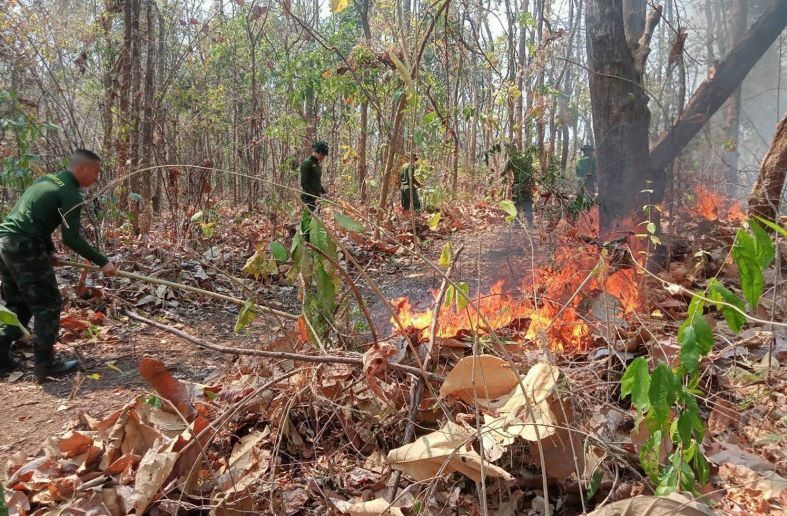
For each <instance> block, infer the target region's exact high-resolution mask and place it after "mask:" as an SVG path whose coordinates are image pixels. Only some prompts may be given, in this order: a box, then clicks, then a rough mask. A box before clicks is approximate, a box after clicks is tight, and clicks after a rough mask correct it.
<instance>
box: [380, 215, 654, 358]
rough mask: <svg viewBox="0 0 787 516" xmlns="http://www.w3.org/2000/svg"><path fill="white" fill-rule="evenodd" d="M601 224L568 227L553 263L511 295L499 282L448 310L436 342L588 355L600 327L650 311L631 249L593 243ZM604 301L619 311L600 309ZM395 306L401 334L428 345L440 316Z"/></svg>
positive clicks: (400, 303)
mask: <svg viewBox="0 0 787 516" xmlns="http://www.w3.org/2000/svg"><path fill="white" fill-rule="evenodd" d="M596 217H597V214H596V213H595V212H592V213H590V214H586V215H584V216H583V217H582V220H581V221H580V222H579V223H578V224H577V225H576V226H569V225H567V224H563V226H562V229H563V231H562V232H560V233H561V236H560V237H558V242H557V247H556V250H555V252H554V258H553V259H552V260H551V262H550V263H549V264H547V265H540V266H537V267H536V268H535V270H534V271H533V272H532V273H528V274H527V275H526V276H525V277H524V278H523V279H522V281H521V284H520V285H518V286H516V287H514V288H511V287H510V286H509V287H507V285H506V282H505V281H504V280H499V281H498V282H496V283H495V284H494V285H493V286H492V287H491V289H490V290H489V291H488V292H486V293H484V294H480V293H479V294H476V295H470V296H469V297H470V301H471V302H470V303H468V304H467V306H466V307H463V309H462V310H457V307H456V305H452V306H445V307H442V308H441V309H440V310H439V314H438V315H439V318H438V321H437V326H436V331H435V337H438V338H441V339H443V340H444V341H445V340H449V341H451V342H455V341H456V340H462V339H463V338H465V337H468V336H470V335H473V334H476V335H493V336H495V337H501V338H505V339H506V340H508V341H514V342H519V343H526V344H531V345H533V346H534V347H537V348H539V349H549V350H551V351H566V352H570V353H576V352H583V351H587V350H589V349H590V348H591V347H592V344H593V340H594V336H596V335H598V334H599V329H600V325H601V324H605V323H608V322H609V320H607V319H609V318H612V319H614V320H620V318H621V317H625V316H626V315H627V314H631V313H633V312H634V311H635V310H636V309H637V308H639V307H641V305H642V303H643V296H642V294H641V285H642V281H643V278H642V275H641V274H639V273H638V272H637V270H636V267H635V264H634V261H633V260H634V255H632V254H631V252H629V250H628V248H627V247H624V244H625V241H626V239H625V238H624V239H620V240H618V241H616V242H611V243H607V242H600V241H599V240H598V239H597V238H596V237H595V236H593V235H595V234H597V232H598V231H597V229H595V221H596V220H597V219H596ZM434 295H435V296H437V293H435V294H434ZM605 301H608V302H609V303H610V304H611V305H612V306H607V307H604V309H602V310H594V309H593V308H594V306H598V305H601V304H604V302H605ZM433 304H434V303H433V302H432V303H429V305H430V306H431V305H433ZM394 305H395V307H396V309H397V317H396V318H395V320H394V321H392V323H393V324H394V327H400V328H401V329H402V330H403V331H404V332H405V333H406V334H407V335H408V336H409V337H410V338H411V339H412V338H415V339H416V340H417V341H418V342H426V341H428V340H429V332H430V326H431V323H432V320H433V318H434V315H435V314H434V313H433V308H427V309H425V310H422V311H418V310H415V309H414V307H413V306H412V305H411V302H410V300H409V299H408V298H398V299H396V300H394Z"/></svg>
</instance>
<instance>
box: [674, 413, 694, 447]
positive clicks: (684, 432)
mask: <svg viewBox="0 0 787 516" xmlns="http://www.w3.org/2000/svg"><path fill="white" fill-rule="evenodd" d="M675 429H676V432H673V434H672V440H673V441H674V442H677V441H678V439H680V441H681V442H682V443H683V444H684V446H688V445H689V444H690V443H691V434H692V429H693V425H692V423H691V416H690V415H689V414H688V413H687V412H684V413H683V414H681V415H680V416H679V417H678V419H677V420H676V422H675ZM675 434H677V435H675ZM676 437H677V439H676Z"/></svg>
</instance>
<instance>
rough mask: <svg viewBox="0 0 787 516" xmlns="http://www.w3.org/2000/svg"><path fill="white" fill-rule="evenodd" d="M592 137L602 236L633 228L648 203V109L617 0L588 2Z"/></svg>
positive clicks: (638, 68) (649, 170) (639, 73)
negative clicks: (646, 192) (635, 218)
mask: <svg viewBox="0 0 787 516" xmlns="http://www.w3.org/2000/svg"><path fill="white" fill-rule="evenodd" d="M586 16H587V17H586V25H587V44H588V62H589V65H590V96H591V104H592V109H593V132H594V133H595V140H596V142H597V145H598V148H597V161H598V167H597V170H598V191H599V199H600V201H601V204H602V206H601V212H600V231H601V234H602V235H603V234H607V233H609V232H610V231H614V230H616V229H618V228H620V229H623V230H631V229H634V228H633V227H631V225H632V221H630V220H626V219H628V218H629V217H630V216H632V215H634V213H635V212H637V213H640V212H641V209H639V208H641V206H642V205H643V204H644V203H645V202H646V200H647V198H646V197H645V196H644V195H643V194H642V193H640V192H641V191H642V190H643V189H645V188H647V182H648V181H649V180H650V179H651V177H652V172H651V168H650V165H649V158H648V131H649V127H650V110H649V109H648V105H647V104H648V96H647V94H646V93H645V92H644V91H643V89H642V86H641V80H642V69H643V68H644V66H643V67H642V68H640V64H642V65H644V63H638V62H637V60H636V59H635V55H634V53H633V52H632V51H631V50H630V48H629V46H628V44H627V39H626V31H625V30H624V16H623V5H622V2H621V0H590V1H589V2H588V7H587V15H586Z"/></svg>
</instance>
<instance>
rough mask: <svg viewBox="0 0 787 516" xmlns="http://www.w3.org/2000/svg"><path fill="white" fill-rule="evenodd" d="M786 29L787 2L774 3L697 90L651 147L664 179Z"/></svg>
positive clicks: (781, 0)
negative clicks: (668, 167) (671, 164)
mask: <svg viewBox="0 0 787 516" xmlns="http://www.w3.org/2000/svg"><path fill="white" fill-rule="evenodd" d="M785 26H787V2H785V1H784V0H773V2H772V3H771V6H770V7H769V8H768V9H767V10H766V11H765V12H764V13H763V15H762V16H761V17H760V19H759V20H757V21H756V22H755V23H754V25H752V26H751V28H750V29H749V31H748V32H747V33H746V35H745V36H744V37H743V38H742V39H741V41H740V43H739V44H738V45H736V46H735V48H733V49H732V51H730V53H729V54H728V55H727V57H726V58H725V59H724V60H723V61H722V62H721V63H719V65H718V66H717V67H716V74H715V75H714V77H713V78H711V79H708V80H706V81H705V82H703V83H702V84H701V85H700V87H699V88H697V91H696V92H695V93H694V95H693V96H692V98H691V99H690V100H689V103H688V105H687V106H686V109H684V111H683V113H682V114H681V116H680V118H678V121H677V122H676V124H675V125H674V126H673V127H672V129H670V130H669V131H667V132H665V133H663V134H662V135H661V136H660V137H659V139H658V141H657V142H656V144H655V145H653V147H651V150H650V161H651V166H652V167H653V168H654V169H655V170H657V171H659V173H660V176H662V179H663V175H664V174H663V172H664V169H666V167H667V165H669V164H670V163H671V162H672V160H674V159H675V157H676V156H677V155H678V153H679V152H680V151H681V150H682V149H683V147H685V146H686V145H687V144H688V143H689V142H690V141H691V139H692V138H694V136H695V135H696V134H697V133H698V132H699V131H700V129H702V127H703V126H704V125H705V124H706V123H707V122H708V120H709V119H710V117H711V116H713V114H714V113H715V112H716V111H718V110H719V108H720V107H721V106H722V105H723V104H724V102H725V101H726V100H727V98H728V97H729V96H730V95H732V93H733V92H734V91H735V90H736V89H737V88H738V87H739V86H740V84H741V82H743V79H745V78H746V75H748V73H749V71H751V69H752V68H753V67H754V65H755V64H756V63H757V61H759V59H760V57H762V55H763V54H764V53H765V51H766V50H768V48H769V47H770V46H771V45H772V44H773V42H774V41H776V38H778V37H779V34H781V32H782V30H784V27H785ZM659 182H661V181H659ZM662 184H663V183H662ZM657 186H658V185H657Z"/></svg>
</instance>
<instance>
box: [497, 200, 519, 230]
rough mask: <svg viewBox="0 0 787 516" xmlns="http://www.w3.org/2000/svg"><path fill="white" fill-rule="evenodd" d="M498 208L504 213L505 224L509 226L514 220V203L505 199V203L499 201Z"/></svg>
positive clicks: (515, 213)
mask: <svg viewBox="0 0 787 516" xmlns="http://www.w3.org/2000/svg"><path fill="white" fill-rule="evenodd" d="M500 208H501V209H502V210H503V211H504V212H506V222H508V223H509V224H510V223H511V222H514V219H515V218H516V215H517V211H516V206H515V205H514V201H511V200H508V199H506V200H505V201H500Z"/></svg>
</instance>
